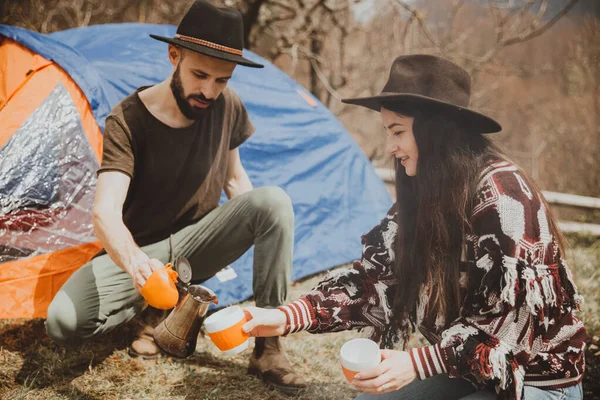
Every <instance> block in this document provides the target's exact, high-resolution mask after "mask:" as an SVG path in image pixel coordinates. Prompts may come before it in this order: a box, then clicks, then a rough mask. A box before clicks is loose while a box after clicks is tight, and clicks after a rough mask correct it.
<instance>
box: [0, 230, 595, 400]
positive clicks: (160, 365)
mask: <svg viewBox="0 0 600 400" xmlns="http://www.w3.org/2000/svg"><path fill="white" fill-rule="evenodd" d="M572 242H573V241H572ZM581 244H583V243H577V246H576V247H573V249H572V250H570V252H569V259H570V260H571V262H570V263H571V265H572V266H573V269H574V270H575V274H576V278H577V282H578V285H579V288H580V291H581V292H582V293H583V294H584V296H585V297H586V303H585V304H584V309H583V316H584V320H585V322H586V326H587V327H588V333H590V336H593V335H594V334H598V329H599V327H600V320H599V313H598V306H599V305H600V272H597V271H598V264H599V261H600V242H594V241H592V242H586V243H585V246H581ZM321 277H322V276H315V277H312V278H310V279H307V280H304V281H302V282H299V283H296V284H294V285H293V287H292V292H291V295H292V297H293V298H296V297H298V296H299V295H300V294H302V293H304V292H306V291H308V290H309V289H310V288H312V287H313V286H314V285H315V284H316V283H317V282H318V281H319V280H320V279H321ZM245 304H250V303H245ZM131 330H132V325H125V326H123V327H121V328H119V329H117V330H115V331H113V332H111V333H109V334H108V335H106V336H103V337H101V338H98V339H95V340H94V341H92V342H90V343H89V344H88V345H87V346H85V347H82V348H79V349H65V348H62V347H59V346H56V345H55V344H53V343H52V342H51V341H50V340H49V339H48V337H47V336H46V334H45V331H44V323H43V320H0V399H44V400H45V399H53V400H54V399H81V400H95V399H102V400H104V399H107V400H112V399H119V400H125V399H131V400H138V399H173V400H179V399H207V400H208V399H261V400H262V399H268V400H284V399H289V397H287V396H284V395H282V394H279V393H277V392H274V391H271V390H268V389H267V388H266V387H265V386H264V385H263V384H262V383H261V382H260V381H259V380H258V379H256V378H254V377H251V376H248V375H247V374H246V367H247V362H248V355H249V351H246V352H244V353H242V354H240V355H238V356H236V357H225V356H223V355H221V354H219V351H218V350H216V348H215V347H214V346H213V345H212V343H210V341H209V340H207V339H200V340H199V341H198V347H197V350H196V353H195V354H194V356H192V357H191V358H190V359H186V360H177V359H173V358H169V357H162V358H159V359H157V360H139V359H136V358H132V357H130V356H129V355H128V353H127V345H128V343H129V340H130V339H129V338H130V335H131ZM358 336H361V334H360V333H358V332H340V333H334V334H325V335H311V334H308V333H305V332H303V333H299V334H295V335H291V336H290V337H288V338H285V339H283V340H284V346H285V348H286V349H287V351H288V357H289V358H290V360H291V361H292V363H293V365H294V367H295V369H296V371H297V372H298V373H300V374H301V375H302V376H304V377H305V378H306V379H307V380H308V381H309V383H310V388H309V389H308V390H306V391H305V392H304V393H302V394H301V395H300V396H298V397H297V398H298V399H316V400H320V399H352V398H354V397H355V396H356V395H357V394H358V393H357V392H355V391H354V390H352V388H351V387H350V386H349V385H348V384H347V383H346V381H345V380H344V378H343V375H342V373H341V369H340V367H339V361H338V353H339V349H340V347H341V346H342V344H343V343H344V342H345V341H347V340H349V339H351V338H354V337H358ZM421 341H422V338H421V337H418V336H417V337H415V338H414V339H413V344H419V342H421ZM596 352H597V350H595V351H590V350H588V354H587V357H588V363H587V364H588V368H587V371H588V372H587V376H586V378H585V382H584V390H585V392H586V395H585V398H586V399H600V397H598V396H599V395H598V394H597V393H600V386H598V385H600V361H599V360H600V357H596V356H594V353H596Z"/></svg>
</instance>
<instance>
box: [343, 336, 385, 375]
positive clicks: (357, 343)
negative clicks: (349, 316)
mask: <svg viewBox="0 0 600 400" xmlns="http://www.w3.org/2000/svg"><path fill="white" fill-rule="evenodd" d="M340 361H341V364H342V371H343V372H344V376H345V377H346V380H347V381H348V382H350V383H352V381H353V380H354V376H355V375H356V374H358V373H359V372H362V371H367V370H370V369H371V368H375V367H376V366H377V365H379V363H380V362H381V351H380V350H379V345H378V344H377V343H375V342H374V341H372V340H369V339H352V340H350V341H348V342H346V343H344V345H343V346H342V348H341V350H340Z"/></svg>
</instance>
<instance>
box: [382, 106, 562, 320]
mask: <svg viewBox="0 0 600 400" xmlns="http://www.w3.org/2000/svg"><path fill="white" fill-rule="evenodd" d="M384 107H385V108H387V109H389V110H391V111H394V112H396V113H398V114H401V115H404V116H409V117H413V118H414V122H413V133H414V136H415V140H416V143H417V148H418V152H419V158H418V162H417V175H416V176H414V177H409V176H407V175H406V172H405V169H404V167H403V166H402V165H401V164H400V163H398V162H397V163H396V199H397V207H398V214H397V222H398V235H397V239H396V240H397V242H396V252H395V253H396V261H395V265H394V269H395V274H396V276H397V278H398V281H399V282H400V285H399V288H398V290H397V291H396V296H395V297H396V298H395V304H394V312H395V314H396V316H397V318H401V317H400V316H401V315H406V314H407V313H408V314H410V312H411V310H414V309H415V307H416V305H417V302H418V300H419V299H418V297H419V294H420V288H421V284H423V283H425V282H427V283H430V284H432V288H431V292H430V293H429V294H430V296H429V303H428V312H427V316H428V317H434V316H437V315H439V314H441V315H444V316H445V323H448V322H450V321H452V320H453V319H455V318H456V317H458V313H459V310H460V306H461V300H462V299H461V296H460V286H459V278H460V271H459V265H460V261H461V253H462V249H463V238H464V237H465V235H466V234H468V233H469V231H470V229H471V226H470V223H469V220H470V216H471V211H472V207H473V202H474V199H475V196H476V190H477V185H478V182H479V177H480V173H481V171H482V169H483V168H484V167H485V164H486V163H487V162H489V161H490V160H497V159H506V157H505V156H504V155H503V154H502V152H501V151H500V150H499V149H498V148H497V147H496V146H494V144H493V143H492V142H491V141H490V140H489V139H488V138H487V137H486V136H484V135H481V134H479V133H476V132H473V131H472V128H471V127H469V126H466V125H464V124H462V123H461V122H460V121H457V119H456V118H455V117H454V116H453V115H452V114H450V113H448V112H447V111H445V110H443V109H440V108H436V107H431V106H429V105H428V106H425V107H423V106H421V107H418V106H415V105H411V104H404V103H400V104H398V103H396V104H386V105H384ZM529 181H530V182H531V180H529ZM532 186H534V187H535V184H533V183H532ZM536 189H537V188H536ZM542 198H543V197H542ZM546 209H547V210H548V212H549V209H548V208H547V204H546ZM549 222H550V228H551V232H552V233H553V234H555V237H557V240H558V241H559V244H560V245H562V236H561V235H560V232H559V231H558V229H557V228H556V224H555V223H554V220H553V218H552V216H551V215H550V214H549Z"/></svg>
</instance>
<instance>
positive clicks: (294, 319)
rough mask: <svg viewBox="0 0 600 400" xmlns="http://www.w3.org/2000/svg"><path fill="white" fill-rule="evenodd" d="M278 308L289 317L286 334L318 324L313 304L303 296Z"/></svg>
mask: <svg viewBox="0 0 600 400" xmlns="http://www.w3.org/2000/svg"><path fill="white" fill-rule="evenodd" d="M277 308H278V309H279V310H281V311H283V312H284V313H285V316H286V319H287V324H286V330H285V334H286V335H287V334H289V333H295V332H298V331H301V330H308V329H310V328H311V327H312V326H313V325H316V324H317V321H316V317H315V310H314V308H313V306H312V304H310V302H308V301H307V300H306V299H304V298H302V297H301V298H300V299H298V300H296V301H294V302H293V303H290V304H288V305H286V306H279V307H277Z"/></svg>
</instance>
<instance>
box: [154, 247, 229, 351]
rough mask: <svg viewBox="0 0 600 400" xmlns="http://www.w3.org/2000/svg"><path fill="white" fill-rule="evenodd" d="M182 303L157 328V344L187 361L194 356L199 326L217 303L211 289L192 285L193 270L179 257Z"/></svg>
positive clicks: (178, 268)
mask: <svg viewBox="0 0 600 400" xmlns="http://www.w3.org/2000/svg"><path fill="white" fill-rule="evenodd" d="M174 268H175V270H176V271H177V274H178V275H179V279H178V281H177V283H176V285H177V290H178V291H179V301H178V303H177V305H176V306H175V308H174V309H173V310H172V311H171V313H170V314H169V316H168V317H167V318H166V319H165V320H164V321H162V322H161V323H160V324H159V325H158V326H157V327H156V328H155V329H154V335H153V336H154V342H155V343H156V345H157V346H158V347H159V348H160V349H161V350H162V351H164V352H165V353H167V354H170V355H172V356H174V357H179V358H185V357H189V356H191V355H192V354H194V351H195V350H196V342H197V340H198V334H199V333H200V327H201V326H202V322H203V321H204V317H205V316H206V313H207V312H208V307H209V306H210V304H211V303H215V304H217V303H218V299H217V295H215V294H214V293H213V292H212V290H210V289H208V288H205V287H204V286H200V285H191V284H190V281H191V279H192V268H191V266H190V264H189V262H188V261H187V260H186V259H185V258H184V257H180V258H178V259H177V260H176V261H175V267H174Z"/></svg>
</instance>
